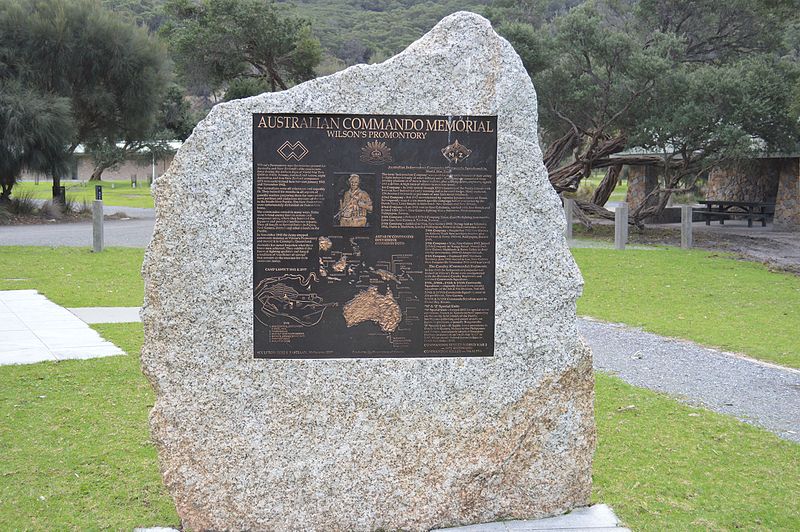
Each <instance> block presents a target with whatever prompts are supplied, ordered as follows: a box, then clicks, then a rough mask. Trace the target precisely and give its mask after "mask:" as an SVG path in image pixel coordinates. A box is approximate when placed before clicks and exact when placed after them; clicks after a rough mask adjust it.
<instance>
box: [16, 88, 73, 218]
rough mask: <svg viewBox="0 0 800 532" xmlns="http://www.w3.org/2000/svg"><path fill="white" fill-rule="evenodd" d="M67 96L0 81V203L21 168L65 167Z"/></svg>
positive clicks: (69, 129)
mask: <svg viewBox="0 0 800 532" xmlns="http://www.w3.org/2000/svg"><path fill="white" fill-rule="evenodd" d="M72 127H73V121H72V115H71V112H70V108H69V101H68V100H67V99H66V98H59V97H56V96H51V95H42V94H38V93H36V92H34V91H32V90H30V89H25V88H24V87H22V86H21V85H20V84H19V83H15V82H6V83H0V203H4V202H7V201H8V200H9V197H10V196H11V189H12V188H13V187H14V184H15V183H16V181H17V179H18V178H19V175H20V174H21V173H22V172H23V171H24V170H31V171H34V172H42V173H48V174H51V175H52V174H56V173H59V172H63V171H66V168H67V166H68V157H67V156H66V152H65V151H64V146H65V145H66V144H67V143H68V142H69V141H70V139H71V138H72V135H73V129H72Z"/></svg>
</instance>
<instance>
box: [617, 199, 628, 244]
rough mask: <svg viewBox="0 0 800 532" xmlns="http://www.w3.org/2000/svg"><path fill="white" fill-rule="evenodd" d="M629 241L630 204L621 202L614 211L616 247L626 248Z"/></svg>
mask: <svg viewBox="0 0 800 532" xmlns="http://www.w3.org/2000/svg"><path fill="white" fill-rule="evenodd" d="M627 242H628V204H627V203H624V202H623V203H620V204H619V206H618V207H617V208H616V210H615V211H614V249H625V244H626V243H627Z"/></svg>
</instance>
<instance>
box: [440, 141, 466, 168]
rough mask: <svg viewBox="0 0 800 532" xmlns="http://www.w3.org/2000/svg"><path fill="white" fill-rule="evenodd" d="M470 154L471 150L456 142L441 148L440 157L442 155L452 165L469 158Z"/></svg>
mask: <svg viewBox="0 0 800 532" xmlns="http://www.w3.org/2000/svg"><path fill="white" fill-rule="evenodd" d="M471 153H472V150H470V149H469V148H467V147H466V146H464V145H463V144H461V143H460V142H458V140H456V141H455V142H453V143H452V144H449V145H447V146H445V147H444V148H442V155H444V158H445V159H447V160H448V161H450V162H451V163H453V164H458V163H460V162H461V161H463V160H464V159H466V158H467V157H469V155H470V154H471Z"/></svg>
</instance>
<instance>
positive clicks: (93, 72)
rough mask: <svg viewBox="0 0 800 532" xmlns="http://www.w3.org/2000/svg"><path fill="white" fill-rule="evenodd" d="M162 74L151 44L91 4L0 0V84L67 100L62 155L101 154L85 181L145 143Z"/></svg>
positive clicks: (85, 0) (164, 65)
mask: <svg viewBox="0 0 800 532" xmlns="http://www.w3.org/2000/svg"><path fill="white" fill-rule="evenodd" d="M169 77H170V70H169V63H168V60H167V56H166V51H165V50H164V49H163V47H162V46H161V45H160V44H159V43H158V41H156V39H155V38H152V37H150V36H149V35H148V33H147V31H146V30H144V29H142V28H139V27H137V26H136V25H134V24H133V23H130V22H125V21H124V20H122V19H120V18H119V17H117V16H115V15H114V14H113V13H111V12H110V11H107V10H106V9H104V8H103V7H102V6H101V5H100V4H99V2H97V1H94V0H7V2H5V3H4V7H3V9H2V11H1V12H0V80H6V81H9V80H13V81H15V82H17V83H19V84H21V85H22V86H24V87H27V88H30V89H31V90H34V91H36V92H38V93H40V94H43V95H53V96H58V97H62V98H66V99H67V100H68V102H69V107H70V110H71V114H72V118H73V122H74V128H73V130H74V134H73V135H72V137H71V138H70V139H69V142H67V143H66V144H65V146H64V150H65V151H66V153H67V154H72V153H73V152H74V151H75V149H76V148H77V147H78V145H80V144H83V145H85V146H86V147H87V148H89V150H90V151H93V152H95V153H98V154H104V155H103V156H98V157H97V158H96V161H97V164H96V166H95V168H94V171H93V173H92V179H99V178H100V176H101V175H102V172H103V170H105V169H106V168H108V167H109V166H113V165H114V164H116V163H117V162H119V161H120V160H121V159H123V158H124V157H126V156H127V155H128V154H129V153H132V152H136V151H137V150H139V149H140V148H141V147H142V146H144V145H145V144H146V143H147V142H149V141H150V140H151V139H150V136H151V135H152V130H153V126H154V123H155V117H156V114H157V112H158V110H159V106H160V104H161V100H162V96H163V94H164V91H165V89H166V86H167V82H168V80H169ZM59 178H60V174H57V173H54V174H53V179H54V182H55V183H54V184H58V181H59Z"/></svg>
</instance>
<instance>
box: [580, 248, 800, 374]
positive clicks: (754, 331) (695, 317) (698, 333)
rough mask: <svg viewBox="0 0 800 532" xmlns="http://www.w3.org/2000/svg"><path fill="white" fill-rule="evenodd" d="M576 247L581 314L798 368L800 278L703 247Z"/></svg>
mask: <svg viewBox="0 0 800 532" xmlns="http://www.w3.org/2000/svg"><path fill="white" fill-rule="evenodd" d="M572 253H573V255H574V256H575V260H576V261H577V262H578V265H579V266H580V268H581V272H582V273H583V276H584V279H585V280H586V287H585V288H584V293H583V296H582V297H581V298H580V299H579V300H578V312H579V313H580V314H584V315H589V316H594V317H596V318H600V319H603V320H607V321H611V322H622V323H626V324H628V325H632V326H635V327H641V328H643V329H644V330H646V331H650V332H653V333H656V334H662V335H664V336H671V337H675V338H686V339H689V340H694V341H695V342H698V343H701V344H705V345H709V346H714V347H720V348H722V349H726V350H729V351H736V352H740V353H745V354H748V355H750V356H753V357H756V358H759V359H762V360H768V361H770V362H775V363H777V364H783V365H785V366H790V367H794V368H800V338H798V336H797V334H796V329H797V324H798V323H800V277H798V276H796V275H791V274H782V273H774V272H770V271H769V270H767V269H766V268H765V267H764V266H762V265H760V264H754V263H751V262H743V261H736V260H732V259H731V258H729V257H724V256H719V255H715V254H711V255H710V254H709V253H708V252H704V251H686V250H681V249H675V248H668V249H667V248H665V249H654V250H626V251H625V252H624V253H620V252H618V251H614V250H610V249H573V250H572Z"/></svg>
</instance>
